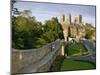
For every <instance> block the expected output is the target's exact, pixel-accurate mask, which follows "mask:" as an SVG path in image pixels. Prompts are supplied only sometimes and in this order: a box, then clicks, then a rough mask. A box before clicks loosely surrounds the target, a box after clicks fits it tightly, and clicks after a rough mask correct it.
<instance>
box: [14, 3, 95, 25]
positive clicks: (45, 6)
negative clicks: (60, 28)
mask: <svg viewBox="0 0 100 75" xmlns="http://www.w3.org/2000/svg"><path fill="white" fill-rule="evenodd" d="M14 7H15V8H18V10H19V11H22V10H31V12H32V16H35V17H36V20H37V21H40V22H42V23H44V22H45V21H46V20H49V19H51V18H52V17H57V18H58V19H59V18H60V16H61V15H62V14H65V15H66V16H67V15H68V14H71V19H72V22H73V21H74V17H75V15H82V22H83V23H85V22H88V23H91V24H92V25H93V26H95V15H96V12H95V11H96V7H95V6H89V5H73V4H57V3H56V4H55V3H40V2H28V1H26V2H25V1H23V2H22V1H18V2H16V3H15V4H14Z"/></svg>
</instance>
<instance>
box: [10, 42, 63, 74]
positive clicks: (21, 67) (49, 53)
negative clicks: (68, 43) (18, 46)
mask: <svg viewBox="0 0 100 75" xmlns="http://www.w3.org/2000/svg"><path fill="white" fill-rule="evenodd" d="M52 45H55V48H54V49H52ZM61 46H62V41H61V40H56V41H55V42H52V43H50V44H48V45H46V46H45V47H42V48H41V49H39V50H38V49H33V50H14V51H13V63H12V64H13V65H12V73H33V72H46V71H49V68H50V66H51V64H52V63H53V61H54V60H55V58H56V56H57V55H60V54H61ZM16 54H17V55H16ZM20 54H21V56H20ZM15 59H16V61H14V60H15ZM16 65H17V66H16Z"/></svg>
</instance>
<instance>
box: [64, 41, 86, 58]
mask: <svg viewBox="0 0 100 75" xmlns="http://www.w3.org/2000/svg"><path fill="white" fill-rule="evenodd" d="M66 53H67V55H68V56H75V55H84V54H88V52H87V50H86V48H85V47H84V46H83V44H81V43H70V44H68V45H67V46H66V47H65V54H66Z"/></svg>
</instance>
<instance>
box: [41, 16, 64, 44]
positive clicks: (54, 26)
mask: <svg viewBox="0 0 100 75" xmlns="http://www.w3.org/2000/svg"><path fill="white" fill-rule="evenodd" d="M42 38H44V39H46V41H48V42H52V41H55V40H56V39H58V38H59V39H63V32H62V27H61V25H60V23H59V22H58V19H57V18H54V17H53V18H52V19H51V20H47V21H46V22H45V24H44V33H43V35H42Z"/></svg>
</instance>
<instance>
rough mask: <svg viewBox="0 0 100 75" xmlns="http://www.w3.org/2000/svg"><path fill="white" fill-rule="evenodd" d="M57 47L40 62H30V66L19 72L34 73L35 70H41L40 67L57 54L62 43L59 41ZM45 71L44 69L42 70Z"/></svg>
mask: <svg viewBox="0 0 100 75" xmlns="http://www.w3.org/2000/svg"><path fill="white" fill-rule="evenodd" d="M57 44H58V45H56V47H55V49H54V50H52V51H51V52H50V53H48V54H47V55H46V56H45V57H44V58H43V59H41V60H40V61H39V62H37V63H35V64H30V65H29V66H28V67H26V68H24V69H22V70H20V72H19V73H33V72H39V71H38V69H39V68H40V67H42V66H43V65H45V64H46V63H48V62H49V61H50V60H52V59H53V56H54V55H56V52H57V51H58V50H59V48H60V47H61V43H57ZM42 72H43V71H42Z"/></svg>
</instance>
